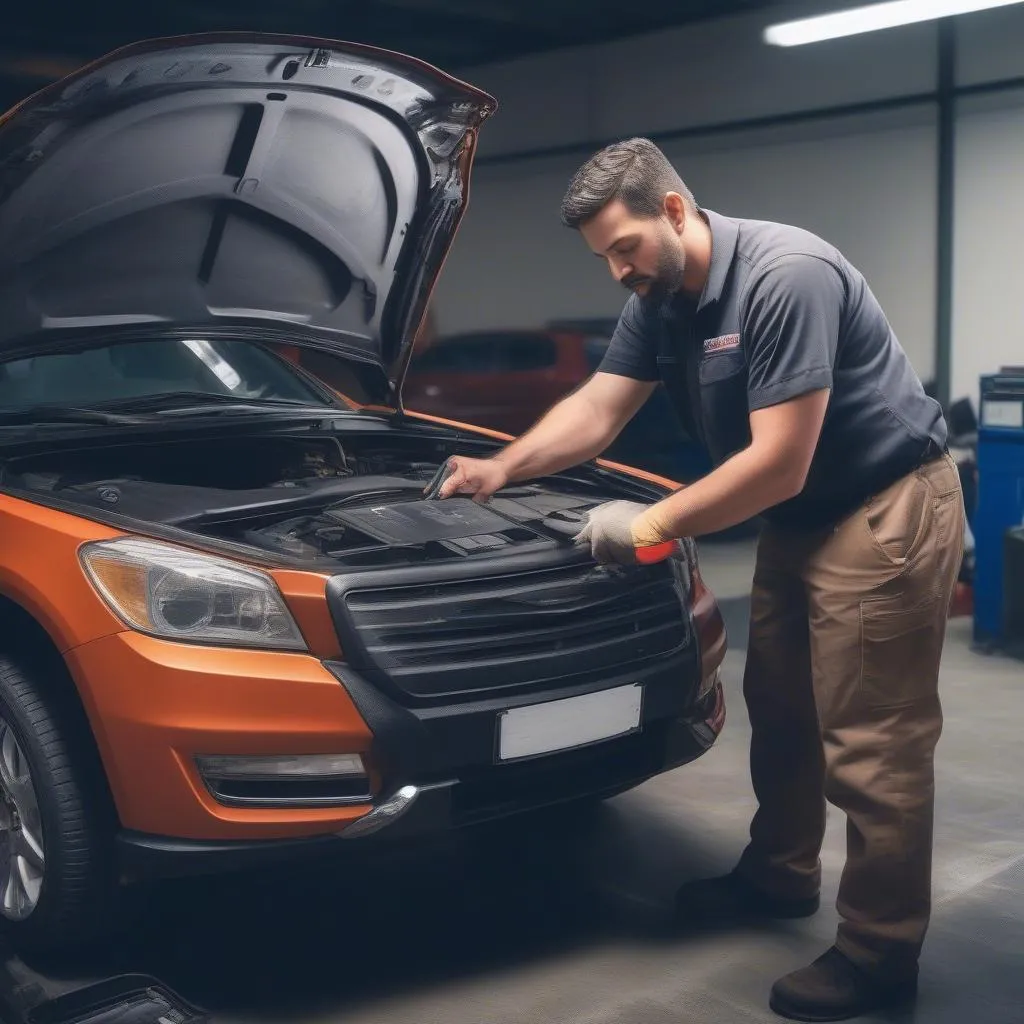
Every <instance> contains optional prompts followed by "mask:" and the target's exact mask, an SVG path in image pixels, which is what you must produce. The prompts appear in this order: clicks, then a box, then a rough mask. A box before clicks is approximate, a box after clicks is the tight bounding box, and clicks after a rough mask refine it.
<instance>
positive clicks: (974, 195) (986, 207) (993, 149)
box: [951, 92, 1024, 407]
mask: <svg viewBox="0 0 1024 1024" xmlns="http://www.w3.org/2000/svg"><path fill="white" fill-rule="evenodd" d="M1014 98H1015V100H1016V105H1015V106H1012V107H1007V106H1006V105H1005V103H1006V100H1005V98H1001V102H1000V105H999V107H996V108H995V109H993V104H992V102H991V100H988V101H986V102H978V101H977V100H974V101H964V102H963V103H962V104H961V111H960V116H959V119H958V129H957V136H958V138H957V141H958V146H957V171H956V173H957V188H956V204H957V243H956V263H955V267H954V282H955V287H954V292H953V299H954V301H953V337H954V344H953V366H952V378H953V379H952V389H951V393H952V394H953V395H955V396H960V395H970V396H972V397H973V398H974V400H975V405H976V407H977V401H978V397H977V392H978V377H979V375H980V374H983V373H991V372H993V371H994V370H996V369H998V367H999V366H1000V365H1007V364H1011V363H1013V364H1015V365H1017V366H1022V365H1024V311H1022V303H1024V256H1022V246H1024V92H1022V93H1019V94H1017V95H1016V96H1015V97H1014Z"/></svg>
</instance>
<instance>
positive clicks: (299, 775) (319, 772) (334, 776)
mask: <svg viewBox="0 0 1024 1024" xmlns="http://www.w3.org/2000/svg"><path fill="white" fill-rule="evenodd" d="M196 766H197V767H198V768H199V773H200V775H202V777H203V781H204V782H205V783H206V786H207V788H208V789H209V790H210V792H211V793H212V794H213V796H214V797H216V799H217V800H218V801H220V802H221V803H223V804H228V805H232V806H249V807H252V806H259V807H332V806H338V805H343V804H360V803H367V802H368V801H370V800H371V799H372V793H371V792H370V779H369V777H368V775H367V773H366V767H365V766H364V764H363V759H362V758H361V757H360V756H359V755H358V754H282V755H279V756H267V755H263V756H255V757H247V756H239V755H223V756H200V757H197V758H196Z"/></svg>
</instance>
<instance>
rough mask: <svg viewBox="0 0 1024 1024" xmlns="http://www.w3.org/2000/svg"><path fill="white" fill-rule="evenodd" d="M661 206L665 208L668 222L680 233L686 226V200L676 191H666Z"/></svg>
mask: <svg viewBox="0 0 1024 1024" xmlns="http://www.w3.org/2000/svg"><path fill="white" fill-rule="evenodd" d="M662 207H663V209H664V210H665V216H666V217H667V218H668V222H669V223H670V224H671V225H672V227H673V229H674V230H675V232H676V233H677V234H679V235H681V234H682V233H683V228H684V227H685V226H686V214H687V212H688V211H687V209H686V200H685V199H683V197H682V196H681V195H680V194H679V193H678V192H666V193H665V201H664V203H663V204H662Z"/></svg>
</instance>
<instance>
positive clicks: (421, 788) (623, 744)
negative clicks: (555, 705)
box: [118, 683, 725, 878]
mask: <svg viewBox="0 0 1024 1024" xmlns="http://www.w3.org/2000/svg"><path fill="white" fill-rule="evenodd" d="M724 718H725V705H724V697H723V693H722V687H721V684H720V683H718V684H716V685H715V687H714V688H713V689H712V690H711V692H710V693H709V694H708V695H707V697H706V698H705V699H704V700H702V701H701V702H700V704H699V705H698V706H696V707H694V708H693V709H692V716H691V717H678V718H671V719H664V720H661V721H657V722H654V723H652V724H650V725H649V726H648V727H646V728H645V730H644V731H643V732H641V733H638V734H635V735H633V736H629V737H626V738H624V739H620V740H613V741H610V742H608V743H605V744H600V745H599V746H596V747H593V748H589V749H587V750H579V751H572V752H569V753H563V754H557V755H552V756H550V757H546V758H543V759H540V760H538V761H535V762H531V763H526V764H520V765H510V766H504V768H503V770H502V778H501V780H500V781H499V780H497V779H495V778H493V777H492V778H491V779H489V780H487V779H485V778H482V777H481V776H480V775H479V774H478V776H477V777H476V778H474V777H473V776H472V774H470V775H468V776H465V777H449V778H444V779H440V780H435V781H432V782H426V783H423V784H420V785H418V786H415V787H408V786H405V787H397V788H395V789H393V790H391V791H390V792H389V793H388V794H387V795H386V796H385V797H384V798H382V799H381V800H380V801H378V805H377V806H378V808H380V807H383V806H386V805H387V804H388V802H389V801H395V799H396V796H397V795H398V793H399V792H400V791H401V790H402V789H406V790H408V789H410V788H413V789H414V791H415V796H414V798H413V799H411V800H409V801H408V802H407V803H406V804H405V806H404V809H403V810H402V812H401V813H399V814H397V815H395V816H394V817H391V818H389V819H388V820H387V821H386V822H385V823H381V825H382V827H380V828H379V829H375V830H373V831H371V832H368V833H363V832H360V831H359V826H360V825H361V824H362V823H364V822H367V821H368V817H364V818H362V819H360V821H359V822H357V823H356V825H355V826H353V827H352V828H351V830H350V831H346V830H342V831H340V832H338V833H335V834H332V835H321V836H315V837H310V838H305V839H295V840H283V841H282V840H279V841H264V842H245V841H234V842H210V841H201V840H180V839H172V838H167V837H163V836H155V835H147V834H144V833H140V832H132V831H125V832H122V833H121V835H120V836H119V837H118V847H119V857H120V862H121V866H122V870H123V871H124V872H125V873H126V874H127V875H128V876H129V877H136V878H139V877H148V878H153V877H179V876H186V875H197V874H207V873H217V872H222V871H235V870H240V869H248V868H259V867H262V866H266V865H270V864H275V863H280V862H282V861H296V860H319V859H331V860H342V859H344V858H345V857H346V856H349V855H352V856H355V857H358V856H363V855H365V853H366V851H367V849H368V848H372V849H373V850H374V853H375V855H376V854H381V853H388V852H393V853H397V852H400V851H402V850H404V849H407V847H408V845H409V843H411V842H413V843H420V842H427V841H430V840H432V839H437V838H440V837H443V836H444V835H446V834H451V833H452V832H454V831H455V830H458V829H462V828H466V827H470V826H473V825H479V824H484V823H486V822H488V821H494V820H498V819H501V818H508V817H511V816H513V815H517V814H523V813H527V812H530V811H539V810H542V809H545V808H551V807H557V806H558V805H562V804H567V803H572V802H574V801H578V800H584V799H588V798H594V799H598V798H601V797H604V796H611V795H613V794H615V793H617V792H620V791H622V790H625V789H628V788H631V787H632V786H635V785H639V784H640V783H642V782H644V781H646V780H647V779H650V778H652V777H654V776H656V775H659V774H661V773H663V772H666V771H670V770H672V769H673V768H677V767H680V766H681V765H684V764H687V763H688V762H690V761H693V760H695V759H696V758H698V757H700V756H701V755H702V754H703V753H705V752H706V751H707V750H708V749H709V748H710V747H711V746H712V745H713V744H714V742H715V740H716V738H717V736H718V734H719V733H720V732H721V729H722V727H723V724H724ZM407 795H408V794H407Z"/></svg>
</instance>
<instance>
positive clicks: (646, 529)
mask: <svg viewBox="0 0 1024 1024" xmlns="http://www.w3.org/2000/svg"><path fill="white" fill-rule="evenodd" d="M649 513H650V507H649V506H647V505H641V504H639V503H638V502H635V501H609V502H605V503H604V504H603V505H598V506H597V507H596V508H593V509H591V510H590V512H589V513H588V514H587V522H586V525H585V526H584V527H583V529H582V530H580V532H579V533H577V534H576V536H575V537H574V538H573V540H574V541H575V542H576V544H577V545H579V546H581V547H582V546H584V545H588V546H589V547H590V553H591V555H592V556H593V558H594V560H595V561H597V562H601V563H608V562H614V563H615V564H617V565H636V564H637V562H638V561H639V559H638V558H637V549H638V548H644V547H654V546H657V545H660V544H663V543H665V541H666V540H667V539H668V538H665V537H662V536H661V534H660V532H659V530H658V529H657V527H656V526H654V525H653V524H652V523H651V522H649V519H650V515H649Z"/></svg>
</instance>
